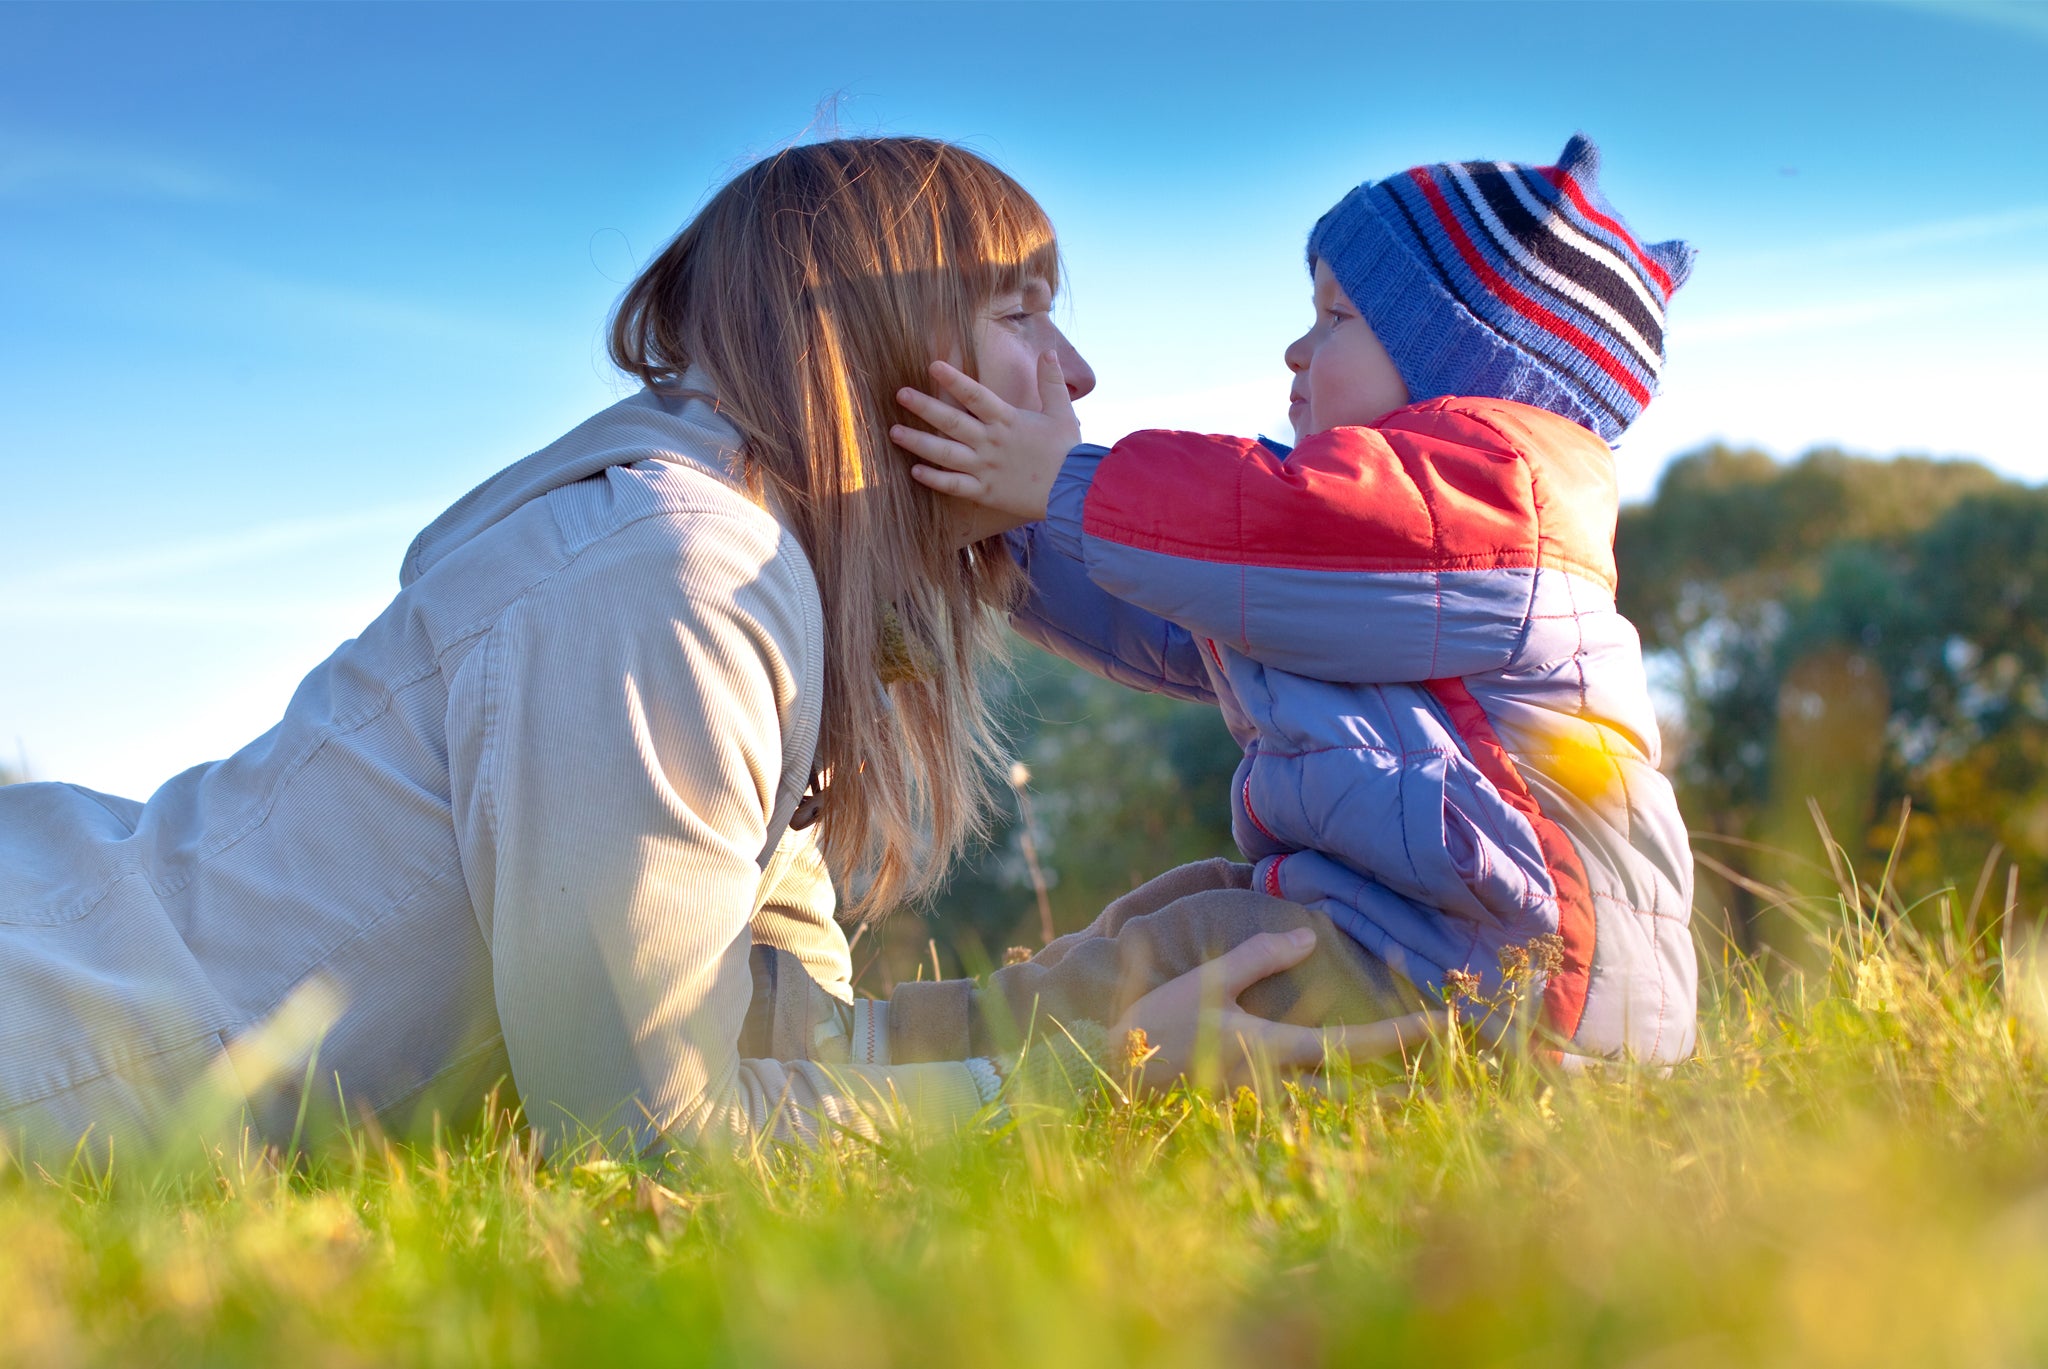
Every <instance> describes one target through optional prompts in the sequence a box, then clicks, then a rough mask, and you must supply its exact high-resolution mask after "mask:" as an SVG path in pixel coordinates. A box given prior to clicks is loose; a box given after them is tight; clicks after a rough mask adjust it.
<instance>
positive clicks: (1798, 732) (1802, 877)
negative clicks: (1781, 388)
mask: <svg viewBox="0 0 2048 1369" xmlns="http://www.w3.org/2000/svg"><path fill="white" fill-rule="evenodd" d="M1616 551H1617V555H1618V558H1619V560H1620V562H1621V578H1622V610H1623V612H1625V613H1627V614H1628V615H1629V616H1630V617H1631V618H1632V619H1633V620H1634V621H1635V622H1636V624H1637V626H1638V628H1639V629H1640V630H1641V631H1642V633H1643V638H1644V645H1645V647H1646V649H1648V651H1649V652H1650V653H1651V665H1652V669H1653V671H1655V672H1656V673H1657V675H1658V677H1659V678H1660V679H1661V680H1662V681H1663V682H1664V683H1666V684H1667V685H1669V687H1670V689H1671V691H1672V692H1673V693H1675V694H1676V696H1677V701H1678V704H1679V706H1680V709H1681V712H1682V717H1681V718H1680V719H1678V720H1677V721H1678V722H1679V726H1678V727H1677V728H1675V729H1674V735H1673V737H1672V743H1673V745H1672V748H1671V749H1672V752H1673V757H1674V764H1673V766H1672V768H1673V771H1674V773H1675V775H1676V777H1677V779H1678V782H1679V786H1680V791H1681V797H1682V799H1683V801H1684V803H1685V806H1686V811H1687V814H1688V817H1689V818H1690V820H1691V822H1692V824H1693V826H1694V828H1695V831H1696V832H1698V833H1699V834H1700V835H1701V837H1702V839H1703V844H1702V846H1701V850H1702V851H1703V852H1704V853H1706V854H1708V855H1709V856H1711V857H1713V858H1714V859H1716V860H1719V861H1721V862H1723V863H1725V864H1727V865H1728V866H1730V867H1732V868H1733V869H1734V870H1736V871H1737V872H1739V874H1740V875H1742V876H1744V877H1748V878H1753V879H1758V880H1761V881H1762V882H1764V883H1768V884H1772V885H1790V886H1791V887H1794V888H1798V889H1803V890H1806V891H1810V892H1815V893H1820V892H1824V891H1825V890H1826V889H1828V888H1830V887H1832V883H1833V876H1832V874H1831V872H1830V870H1829V862H1828V860H1827V853H1826V851H1825V850H1824V848H1823V847H1822V845H1821V842H1820V839H1819V836H1818V834H1817V832H1816V831H1815V829H1814V826H1813V822H1812V818H1811V816H1810V812H1809V808H1808V804H1809V801H1811V802H1812V803H1813V804H1815V805H1817V806H1818V808H1819V810H1820V811H1821V813H1822V815H1823V817H1824V818H1825V820H1826V822H1827V825H1828V828H1829V829H1830V830H1831V831H1832V832H1833V834H1834V836H1835V838H1836V840H1837V841H1838V842H1840V843H1841V844H1842V846H1843V847H1844V848H1845V850H1846V851H1847V852H1848V854H1849V855H1850V857H1851V859H1852V860H1854V861H1855V862H1856V863H1857V865H1858V867H1859V868H1861V869H1865V870H1873V869H1879V868H1882V865H1883V863H1884V860H1885V857H1886V855H1887V854H1888V852H1889V850H1890V848H1891V845H1892V842H1893V840H1894V838H1895V836H1896V832H1897V822H1898V815H1899V812H1900V809H1901V803H1902V801H1904V800H1906V799H1907V798H1910V799H1911V801H1912V807H1913V813H1914V817H1913V826H1912V831H1911V833H1910V839H1909V841H1908V843H1907V845H1906V847H1905V849H1904V854H1903V857H1902V858H1903V859H1904V860H1905V861H1907V862H1908V873H1909V874H1911V875H1912V876H1913V878H1914V880H1915V881H1916V882H1919V883H1920V884H1921V887H1925V885H1926V882H1927V881H1929V880H1931V879H1938V878H1939V877H1941V876H1943V875H1946V876H1948V877H1949V878H1952V879H1955V880H1957V881H1958V882H1962V883H1966V884H1967V883H1971V882H1972V881H1973V880H1974V877H1975V876H1976V875H1977V873H1978V870H1979V867H1980V865H1984V864H1985V862H1986V859H1987V854H1989V855H1990V858H1991V859H1992V860H1993V861H1996V860H1997V859H1998V854H1997V853H1998V852H2000V851H2002V852H2003V853H2005V855H2006V857H2008V858H2009V859H2010V860H2012V861H2013V862H2014V863H2015V864H2016V865H2017V867H2018V869H2019V871H2020V873H2021V874H2022V875H2023V876H2024V883H2025V885H2026V886H2027V887H2028V888H2030V889H2032V890H2039V889H2040V888H2041V885H2042V880H2043V877H2044V876H2048V770H2044V768H2043V766H2042V762H2043V761H2048V707H2044V703H2048V700H2044V696H2043V682H2044V680H2048V492H2044V491H2040V490H2034V489H2031V488H2028V487H2026V486H2023V485H2019V484H2015V483H2012V482H2009V481H2005V480H2002V479H2000V478H1999V477H1998V476H1996V475H1994V474H1993V473H1992V472H1990V471H1988V470H1986V469H1984V468H1983V467H1981V466H1978V465H1975V464H1973V463H1969V462H1938V461H1931V460H1927V459H1924V458H1917V457H1900V458H1896V459H1893V460H1890V461H1876V460H1870V459H1865V458H1858V457H1851V456H1846V455H1844V454H1842V453H1840V452H1835V451H1817V452H1813V453H1810V454H1808V455H1807V456H1805V457H1804V458H1802V459H1801V460H1799V461H1797V462H1795V463H1792V464H1790V465H1779V464H1778V463H1776V462H1773V461H1772V460H1771V459H1770V458H1768V457H1766V456H1764V455H1763V454H1761V453H1757V452H1749V451H1730V450H1728V449H1726V448H1722V447H1710V448H1706V449H1704V450H1702V451H1698V452H1694V453H1692V454H1690V455H1687V456H1684V457H1681V458H1680V459H1679V460H1678V461H1676V462H1674V463H1673V464H1672V466H1671V467H1670V468H1669V469H1668V470H1667V472H1666V473H1665V476H1664V478H1663V480H1662V481H1660V483H1659V485H1658V489H1657V493H1656V497H1655V498H1654V499H1653V500H1652V501H1651V502H1650V503H1648V504H1644V505H1640V506H1635V507H1631V508H1629V509H1626V510H1624V511H1623V514H1622V519H1621V526H1620V529H1619V532H1618V535H1617V538H1616ZM1994 847H1995V848H1996V850H1994ZM1986 869H1987V871H1988V869H1989V867H1988V866H1986ZM1999 891H2000V894H2001V895H2002V892H2003V886H2002V885H2000V886H1999ZM1702 893H1703V895H1704V897H1703V898H1702V899H1701V903H1702V905H1703V906H1705V907H1712V906H1714V905H1715V904H1716V903H1718V904H1719V905H1720V906H1725V907H1726V908H1727V909H1729V911H1730V913H1731V915H1732V919H1733V921H1734V923H1735V927H1734V930H1735V931H1736V933H1737V934H1738V935H1739V936H1740V937H1742V938H1743V939H1744V940H1746V941H1750V942H1751V943H1752V944H1753V943H1754V942H1755V941H1756V940H1758V939H1759V938H1761V939H1763V940H1765V941H1768V942H1771V943H1773V944H1780V945H1783V944H1789V939H1787V938H1784V937H1781V936H1780V935H1779V929H1778V928H1776V927H1775V926H1772V925H1767V924H1760V923H1759V920H1758V912H1759V909H1758V903H1757V900H1756V899H1755V898H1754V897H1752V896H1751V895H1750V894H1749V893H1748V892H1746V891H1745V890H1744V888H1743V887H1742V885H1741V883H1740V881H1739V880H1738V881H1736V882H1734V883H1729V882H1724V881H1719V880H1715V879H1712V878H1708V879H1703V881H1702ZM1999 901H2002V898H2001V899H2000V900H1999Z"/></svg>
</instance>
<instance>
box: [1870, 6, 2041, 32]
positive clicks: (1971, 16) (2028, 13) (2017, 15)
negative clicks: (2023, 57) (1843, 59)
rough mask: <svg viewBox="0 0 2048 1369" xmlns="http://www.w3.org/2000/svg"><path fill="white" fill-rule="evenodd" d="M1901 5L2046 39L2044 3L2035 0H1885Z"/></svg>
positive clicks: (1986, 26) (1964, 21)
mask: <svg viewBox="0 0 2048 1369" xmlns="http://www.w3.org/2000/svg"><path fill="white" fill-rule="evenodd" d="M1889 3H1891V4H1894V5H1897V6H1899V7H1900V8H1902V9H1910V10H1918V11H1920V12H1921V13H1922V14H1931V15H1934V16H1937V17H1938V18H1942V19H1949V20H1955V21H1959V22H1962V23H1966V24H1978V25H1981V26H1983V27H1985V28H1995V29H2002V30H2004V31H2005V32H2007V33H2023V34H2026V35H2027V36H2028V37H2031V38H2037V39H2039V40H2041V41H2042V42H2048V6H2044V5H2042V4H2040V3H2039V0H1889Z"/></svg>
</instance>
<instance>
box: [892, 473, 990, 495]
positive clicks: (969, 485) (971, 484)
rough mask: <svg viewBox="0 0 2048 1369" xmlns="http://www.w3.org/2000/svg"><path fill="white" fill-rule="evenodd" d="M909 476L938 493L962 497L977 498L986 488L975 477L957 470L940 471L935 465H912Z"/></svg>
mask: <svg viewBox="0 0 2048 1369" xmlns="http://www.w3.org/2000/svg"><path fill="white" fill-rule="evenodd" d="M910 478H911V479H912V480H915V481H916V482H917V483H918V484H920V485H924V486H926V487H928V488H930V489H934V490H937V491H938V492H939V493H940V494H956V495H958V496H960V497H961V498H962V499H975V500H978V499H979V498H980V497H981V496H982V495H983V494H986V493H987V488H986V487H985V486H984V485H983V484H982V483H981V481H979V480H977V479H976V478H975V477H973V476H971V475H962V474H961V473H960V472H958V471H942V470H940V469H939V468H938V467H937V466H923V465H919V466H912V467H911V468H910Z"/></svg>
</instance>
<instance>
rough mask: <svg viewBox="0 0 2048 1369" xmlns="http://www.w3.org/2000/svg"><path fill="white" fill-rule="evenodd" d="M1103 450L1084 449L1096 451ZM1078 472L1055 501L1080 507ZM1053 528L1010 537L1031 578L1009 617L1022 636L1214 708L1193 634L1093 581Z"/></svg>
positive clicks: (1150, 688)
mask: <svg viewBox="0 0 2048 1369" xmlns="http://www.w3.org/2000/svg"><path fill="white" fill-rule="evenodd" d="M1101 450H1102V449H1101V448H1099V447H1098V448H1092V449H1090V448H1082V449H1080V451H1081V452H1089V451H1093V452H1095V453H1098V454H1099V453H1100V452H1101ZM1077 455H1079V453H1077ZM1077 468H1078V466H1077V462H1076V460H1075V458H1074V457H1069V458H1068V464H1067V466H1066V467H1065V468H1063V469H1062V473H1061V482H1060V483H1059V484H1058V485H1056V486H1055V488H1054V491H1053V499H1054V500H1055V501H1058V500H1060V499H1063V498H1066V499H1072V500H1074V501H1075V502H1076V503H1077V504H1078V501H1079V499H1080V497H1081V496H1083V495H1085V494H1086V493H1087V485H1086V483H1085V481H1080V482H1077V481H1074V480H1070V479H1068V478H1067V476H1068V473H1069V472H1071V471H1073V470H1075V469H1077ZM1077 516H1078V515H1077ZM1052 527H1053V524H1052V523H1050V522H1046V523H1032V524H1030V525H1028V526H1026V527H1022V528H1018V529H1016V530H1015V531H1013V532H1011V533H1010V534H1009V538H1008V541H1009V545H1010V554H1011V555H1012V556H1013V557H1015V558H1016V561H1017V564H1018V565H1019V566H1020V567H1022V568H1023V570H1024V573H1025V574H1026V575H1027V576H1029V577H1030V581H1031V588H1030V590H1029V592H1028V593H1027V594H1026V595H1025V598H1024V600H1023V602H1022V603H1020V604H1019V605H1018V606H1017V608H1016V610H1015V611H1014V612H1013V613H1012V614H1011V616H1010V625H1011V626H1012V627H1013V628H1015V629H1016V631H1017V633H1018V635H1019V636H1021V637H1023V638H1024V639H1025V640H1027V641H1029V642H1032V643H1034V644H1035V645H1037V646H1040V647H1043V648H1044V649H1045V650H1047V651H1050V652H1051V653H1052V654H1053V655H1055V656H1058V657H1060V658H1062V659H1064V660H1068V661H1072V662H1073V663H1074V664H1075V665H1077V666H1080V667H1081V668H1082V669H1083V670H1086V671H1089V672H1091V673H1093V674H1096V675H1100V676H1102V677H1103V678H1104V679H1106V680H1112V681H1114V682H1115V683H1117V684H1120V685H1125V686H1127V687H1129V688H1131V689H1136V690H1141V691H1143V692H1145V693H1148V694H1168V695H1172V696H1173V697H1174V698H1178V699H1191V700H1193V701H1195V702H1197V703H1214V702H1215V701H1216V694H1215V691H1214V689H1213V687H1212V686H1211V684H1210V682H1209V675H1208V670H1207V668H1206V667H1205V666H1204V665H1203V664H1202V649H1201V646H1200V644H1199V643H1197V642H1196V641H1195V639H1194V636H1193V634H1191V633H1190V632H1189V631H1188V630H1187V629H1186V628H1184V627H1182V626H1180V625H1179V624H1178V623H1172V622H1168V621H1167V620H1166V619H1164V618H1162V617H1160V616H1159V615H1158V614H1156V613H1152V612H1150V611H1148V610H1146V609H1143V608H1140V607H1138V606H1137V605H1136V604H1133V603H1130V602H1128V601H1126V600H1123V599H1119V598H1117V597H1116V596H1115V595H1113V594H1111V593H1109V592H1108V591H1107V590H1105V589H1103V588H1102V586H1100V585H1098V584H1096V583H1095V581H1093V580H1092V579H1090V578H1089V575H1088V567H1087V566H1086V565H1085V564H1084V563H1083V562H1082V560H1081V558H1080V556H1079V555H1078V554H1077V553H1078V548H1077V547H1075V546H1073V545H1072V544H1071V543H1067V544H1064V545H1063V544H1061V543H1059V542H1058V541H1057V540H1056V539H1055V538H1053V537H1052V536H1051V535H1050V532H1051V529H1052Z"/></svg>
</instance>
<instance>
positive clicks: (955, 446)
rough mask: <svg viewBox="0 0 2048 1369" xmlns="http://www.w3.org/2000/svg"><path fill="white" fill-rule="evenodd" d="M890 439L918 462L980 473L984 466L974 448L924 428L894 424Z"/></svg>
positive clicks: (890, 429) (890, 430)
mask: <svg viewBox="0 0 2048 1369" xmlns="http://www.w3.org/2000/svg"><path fill="white" fill-rule="evenodd" d="M889 439H890V441H892V442H894V443H895V444H896V445H897V446H899V447H901V448H902V449H903V450H904V451H906V452H909V453H910V454H911V455H912V456H914V457H916V458H917V459H918V460H920V461H929V462H931V463H932V464H933V465H935V466H944V467H946V468H947V469H948V470H955V471H978V470H979V469H980V468H981V465H982V460H981V456H980V454H979V453H977V452H976V451H975V450H974V448H972V447H969V446H967V445H965V444H964V443H960V442H955V441H953V440H952V439H951V438H949V437H940V436H939V435H938V434H937V433H928V432H926V431H924V429H922V428H913V427H910V426H908V425H907V424H903V423H897V424H893V425H891V426H890V428H889Z"/></svg>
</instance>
